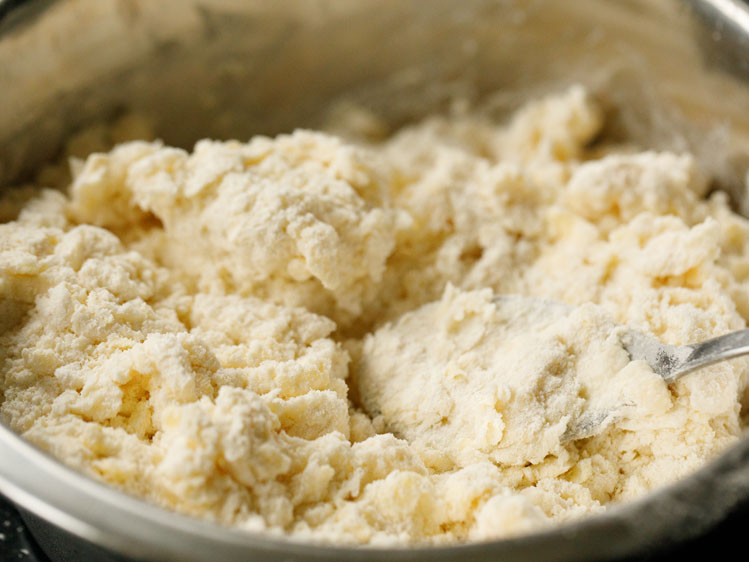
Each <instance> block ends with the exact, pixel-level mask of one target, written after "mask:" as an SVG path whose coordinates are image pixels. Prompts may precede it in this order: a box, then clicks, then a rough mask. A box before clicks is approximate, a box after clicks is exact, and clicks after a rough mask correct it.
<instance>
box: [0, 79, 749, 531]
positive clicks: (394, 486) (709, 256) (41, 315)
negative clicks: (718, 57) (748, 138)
mask: <svg viewBox="0 0 749 562" xmlns="http://www.w3.org/2000/svg"><path fill="white" fill-rule="evenodd" d="M602 126H603V114H602V112H601V111H600V109H599V108H598V107H597V106H596V104H595V102H594V100H593V99H591V97H590V96H589V95H588V94H587V93H586V92H585V91H584V90H583V89H582V88H581V87H573V88H571V89H569V90H567V91H565V92H562V93H559V94H557V95H555V96H551V97H549V98H546V99H541V100H537V101H534V102H531V103H529V104H528V105H527V106H525V107H524V108H522V109H521V110H519V112H518V113H517V114H516V115H515V116H514V117H513V118H512V119H511V120H510V121H509V122H508V123H505V124H503V125H501V126H499V125H496V124H493V123H491V122H489V121H488V120H486V119H482V118H477V117H467V116H459V117H449V118H448V117H445V118H439V117H435V118H431V119H427V120H426V121H423V122H421V123H419V124H416V125H414V126H411V127H408V128H406V129H403V130H401V131H400V132H398V133H397V134H395V135H394V136H392V137H391V138H389V139H388V140H386V141H382V142H374V141H371V140H370V141H367V140H365V139H362V138H359V139H358V140H357V138H355V137H353V136H352V137H350V138H347V139H343V138H339V137H337V136H333V135H330V134H325V133H318V132H311V131H302V130H300V131H296V132H294V133H293V134H290V135H281V136H279V137H276V138H273V139H271V138H266V137H256V138H253V139H252V140H251V141H250V142H248V143H246V144H245V143H240V142H235V141H230V142H216V141H209V140H205V141H201V142H199V143H198V144H197V145H196V146H195V148H194V150H193V151H192V152H186V151H184V150H181V149H176V148H170V147H167V146H164V145H163V144H161V143H160V142H147V141H132V142H124V143H120V144H118V145H117V146H116V147H115V148H114V149H112V150H111V151H109V152H104V151H103V152H96V153H93V154H90V155H89V156H87V157H86V158H85V159H72V160H71V170H72V181H71V182H69V183H70V185H69V186H66V187H65V188H64V189H42V187H43V186H40V187H39V188H31V187H27V188H24V189H21V190H15V191H13V192H11V193H10V194H8V195H6V196H5V200H4V201H3V202H2V204H1V205H0V211H1V212H2V215H3V217H5V219H6V222H5V223H4V224H1V225H0V311H1V312H0V415H1V416H2V419H3V420H5V421H6V422H7V423H9V424H10V426H11V427H12V428H13V429H15V430H16V431H18V432H19V433H20V434H22V435H23V436H24V437H25V438H27V439H29V440H30V441H32V442H33V443H35V444H37V445H39V446H41V447H43V448H44V449H46V450H48V451H50V452H51V453H52V454H54V455H55V456H57V457H58V458H60V459H62V460H63V461H64V462H65V463H67V464H68V465H70V466H72V467H75V468H77V469H79V470H81V471H82V472H84V473H86V474H88V475H90V476H92V477H94V478H97V479H99V480H102V481H104V482H107V483H109V484H111V485H114V486H116V487H118V488H121V489H123V490H126V491H128V492H131V493H132V494H135V495H137V496H140V497H143V498H146V499H147V500H149V501H151V502H153V503H156V504H158V505H161V506H164V507H166V508H169V509H173V510H176V511H179V512H182V513H186V514H191V515H195V516H199V517H203V518H207V519H209V520H213V521H216V522H219V523H222V524H226V525H233V526H237V527H240V528H243V529H248V530H253V531H264V532H272V533H277V534H280V533H287V534H291V535H292V536H295V537H298V538H303V539H307V540H323V541H332V542H345V543H360V544H375V545H384V544H413V543H432V544H438V543H447V542H454V541H465V540H488V539H494V538H501V537H507V536H512V535H517V534H520V533H525V532H529V531H534V530H538V529H543V528H546V527H548V526H551V525H555V524H559V523H563V522H566V521H570V520H573V519H575V518H579V517H581V516H584V515H588V514H595V513H599V512H601V511H602V510H604V509H605V507H606V506H607V505H609V504H613V503H616V502H619V501H622V500H628V499H631V498H635V497H638V496H640V495H642V494H644V493H646V492H647V491H649V490H652V489H654V488H657V487H659V486H662V485H665V484H667V483H670V482H673V481H674V480H676V479H678V478H680V477H683V476H685V475H687V474H689V473H691V472H692V471H694V470H695V469H697V468H698V467H700V466H701V465H703V464H704V463H705V462H706V461H707V460H708V459H710V458H711V457H713V456H715V455H716V454H718V453H719V452H720V451H722V450H723V449H725V448H726V447H727V446H728V445H730V444H731V443H734V442H736V441H737V439H739V437H740V435H741V433H742V427H743V424H742V418H741V407H742V401H743V400H744V391H745V388H746V386H747V372H749V369H748V368H747V363H746V362H745V361H743V360H741V359H739V360H734V361H732V362H724V363H721V364H717V365H713V366H711V367H708V368H705V369H703V370H701V371H700V372H698V373H694V374H692V375H689V376H686V377H684V378H683V379H681V380H679V381H678V382H676V383H674V384H673V385H671V386H670V387H669V386H666V384H665V383H664V382H663V381H662V380H660V379H659V378H658V377H656V376H655V375H654V374H653V373H652V371H650V369H649V368H648V367H647V366H646V365H645V364H644V363H641V362H631V361H629V358H628V355H627V354H626V352H625V351H624V350H623V349H622V347H621V345H620V343H619V339H618V336H617V334H618V333H619V331H620V330H621V328H620V326H623V325H627V326H630V327H632V328H635V329H637V330H640V331H642V332H645V333H649V334H651V335H653V336H654V337H656V338H658V339H660V340H661V341H663V342H666V343H671V344H685V343H691V342H694V341H697V340H702V339H706V338H709V337H713V336H717V335H720V334H723V333H725V332H727V331H730V330H735V329H739V328H744V327H745V326H746V319H747V318H749V222H747V220H746V219H744V218H742V217H740V216H738V215H736V214H734V213H733V212H732V211H731V210H730V208H729V205H728V202H727V198H726V197H725V195H724V194H722V193H720V192H714V193H712V194H711V195H709V196H706V194H707V192H708V186H709V180H710V178H708V177H704V176H703V175H702V174H701V173H700V170H699V169H698V167H697V165H696V163H695V161H694V159H693V158H692V157H691V156H690V155H689V154H675V153H665V152H660V153H659V152H642V151H638V150H637V149H636V148H635V147H632V146H623V145H622V146H615V145H606V144H601V143H595V144H593V143H592V141H593V140H594V139H595V138H596V135H597V134H598V133H599V131H600V130H601V128H602ZM42 177H44V176H42ZM523 297H533V298H532V299H528V298H523ZM615 407H618V408H620V410H618V411H617V412H618V414H617V415H616V416H615V417H614V418H612V420H611V423H609V424H608V425H605V426H604V427H603V428H602V429H601V431H600V432H599V433H598V434H596V435H593V436H591V437H588V438H585V439H577V440H570V439H569V438H566V437H565V432H566V431H567V430H568V429H569V428H571V427H573V426H574V424H575V422H576V421H577V420H579V419H580V418H581V416H583V415H585V414H586V413H595V412H597V411H607V410H609V409H611V408H615Z"/></svg>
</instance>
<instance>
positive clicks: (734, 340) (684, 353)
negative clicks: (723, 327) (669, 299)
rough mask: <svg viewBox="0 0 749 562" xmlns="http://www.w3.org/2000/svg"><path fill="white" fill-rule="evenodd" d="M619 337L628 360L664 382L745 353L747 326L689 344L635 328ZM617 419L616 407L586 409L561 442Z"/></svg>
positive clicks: (748, 340)
mask: <svg viewBox="0 0 749 562" xmlns="http://www.w3.org/2000/svg"><path fill="white" fill-rule="evenodd" d="M620 340H621V343H622V346H623V347H624V349H625V350H626V351H627V352H628V353H629V356H630V359H632V361H637V360H643V361H645V362H646V363H647V364H648V365H649V366H650V368H651V369H653V372H654V373H656V374H657V375H660V376H661V377H662V378H663V380H664V381H666V383H668V384H670V383H672V382H674V381H675V380H677V379H679V378H681V377H683V376H684V375H686V374H687V373H691V372H692V371H695V370H697V369H700V368H702V367H706V366H707V365H712V364H713V363H717V362H718V361H724V360H726V359H732V358H734V357H739V356H741V355H747V354H749V328H748V329H744V330H738V331H736V332H730V333H728V334H725V335H722V336H719V337H717V338H713V339H710V340H707V341H703V342H699V343H693V344H690V345H666V344H663V343H661V342H659V341H658V340H656V339H654V338H652V337H650V336H647V335H645V334H643V333H641V332H637V331H635V330H626V331H625V332H624V333H623V334H622V336H621V337H620ZM618 419H620V415H619V412H617V411H616V410H612V411H593V412H587V413H586V414H583V415H582V416H581V417H580V418H579V419H578V420H577V421H576V422H575V423H574V425H572V426H570V427H569V428H567V431H565V433H564V434H563V435H562V441H574V440H576V439H584V438H586V437H591V436H593V435H595V434H597V433H599V432H600V431H601V430H602V429H604V428H605V427H606V426H608V425H610V424H611V423H613V422H615V421H617V420H618Z"/></svg>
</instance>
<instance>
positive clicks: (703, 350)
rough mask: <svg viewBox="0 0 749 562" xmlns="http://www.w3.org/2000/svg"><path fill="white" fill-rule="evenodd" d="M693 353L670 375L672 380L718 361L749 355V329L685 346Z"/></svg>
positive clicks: (675, 367) (676, 366)
mask: <svg viewBox="0 0 749 562" xmlns="http://www.w3.org/2000/svg"><path fill="white" fill-rule="evenodd" d="M685 347H687V348H690V349H691V350H692V352H691V353H690V354H689V355H688V356H687V358H686V359H685V360H684V361H683V362H682V363H680V364H678V365H675V366H674V369H673V370H672V371H671V373H669V379H670V380H676V379H678V378H679V377H681V376H683V375H686V374H687V373H691V372H692V371H694V370H695V369H699V368H700V367H705V366H706V365H712V364H713V363H717V362H718V361H723V360H725V359H731V358H733V357H739V356H741V355H747V354H749V328H747V329H744V330H738V331H736V332H730V333H728V334H725V335H723V336H719V337H717V338H713V339H711V340H707V341H703V342H700V343H695V344H692V345H688V346H685Z"/></svg>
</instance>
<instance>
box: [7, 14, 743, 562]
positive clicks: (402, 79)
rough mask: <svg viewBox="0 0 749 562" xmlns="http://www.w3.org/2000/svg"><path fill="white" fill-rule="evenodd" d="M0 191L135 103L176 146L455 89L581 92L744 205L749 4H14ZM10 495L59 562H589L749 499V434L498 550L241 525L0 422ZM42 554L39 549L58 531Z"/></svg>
mask: <svg viewBox="0 0 749 562" xmlns="http://www.w3.org/2000/svg"><path fill="white" fill-rule="evenodd" d="M0 17H2V20H0V185H3V186H10V185H13V184H15V183H18V182H20V181H22V180H23V179H24V178H26V177H28V176H29V175H30V174H31V173H32V171H33V170H34V169H35V168H37V167H38V166H39V165H40V164H41V163H42V162H44V161H46V160H49V159H50V158H52V157H53V156H55V154H57V153H58V152H59V150H60V147H61V144H62V142H63V140H64V139H65V137H66V136H68V135H69V134H70V133H71V132H72V131H74V130H76V129H78V128H80V127H83V126H85V125H86V124H88V123H92V122H94V121H99V120H102V119H104V120H106V119H109V118H112V117H114V116H116V115H117V114H119V113H121V112H123V111H134V112H136V113H140V114H144V115H146V116H148V117H150V118H151V120H153V122H154V123H155V125H156V129H157V133H158V135H159V136H160V137H162V138H163V139H164V140H165V141H166V142H168V143H171V144H176V145H182V146H188V147H189V146H190V145H191V144H192V143H193V142H195V141H196V140H197V139H199V138H203V137H206V136H208V137H216V138H230V137H231V138H241V139H247V138H249V137H250V136H251V135H253V134H256V133H269V134H272V133H277V132H280V131H284V130H289V129H292V128H294V127H298V126H312V127H314V126H316V125H317V124H319V123H320V122H321V121H322V120H323V119H325V118H326V117H327V116H329V115H330V112H331V111H334V110H335V108H336V107H340V104H341V103H356V104H360V105H362V106H364V107H367V108H369V109H371V110H372V111H373V112H375V113H376V114H377V115H379V116H380V117H382V118H383V119H384V120H385V121H386V122H387V123H389V124H390V125H391V127H392V128H396V127H398V126H400V125H402V124H403V123H406V122H408V121H410V120H413V119H416V118H418V117H419V116H422V115H425V114H427V113H431V112H435V111H444V110H446V109H447V108H448V107H449V106H450V104H451V103H453V102H454V100H456V99H461V100H465V101H468V102H469V103H471V104H473V105H475V106H478V107H482V108H483V110H484V111H486V112H488V113H490V114H491V115H493V116H494V117H496V118H498V119H500V118H501V117H502V115H504V114H505V113H507V112H509V111H511V110H512V109H513V108H515V107H516V106H517V105H519V104H520V103H521V102H522V101H523V100H524V99H526V98H527V97H529V96H535V95H539V94H542V93H544V92H548V91H551V90H555V89H559V88H560V87H563V86H564V85H565V84H569V83H572V82H581V83H584V84H586V85H587V86H588V87H589V88H590V89H591V90H592V91H593V92H594V93H595V95H596V96H597V97H598V98H599V99H600V101H601V103H602V104H603V106H604V108H605V110H606V112H607V114H608V123H609V125H608V126H607V128H606V130H605V131H604V135H606V136H607V137H610V138H629V139H631V140H633V141H635V142H637V143H639V144H640V145H642V146H645V147H650V148H658V149H666V148H670V149H676V150H690V151H692V152H693V153H695V154H696V155H697V158H698V160H699V162H700V164H701V165H702V166H703V167H704V168H705V169H706V170H707V171H708V172H709V173H711V174H712V175H714V177H715V178H716V187H719V188H722V189H725V190H727V191H729V192H730V193H731V194H732V195H733V197H734V200H735V202H736V203H737V206H738V208H740V209H741V210H743V211H744V212H746V211H747V210H749V199H748V198H747V197H746V194H745V193H744V189H745V188H744V185H745V184H744V178H745V177H746V174H747V169H748V168H749V11H747V7H746V4H745V3H744V2H742V1H741V0H661V1H659V2H652V1H649V0H577V1H575V2H563V1H555V0H526V1H512V0H506V1H498V0H359V1H357V2H351V1H348V0H318V1H315V2H312V1H309V0H285V1H277V2H266V1H264V0H249V1H247V0H246V1H240V0H163V1H161V2H148V1H147V0H127V1H126V0H119V1H115V0H69V1H67V2H50V1H43V0H36V1H27V2H19V1H15V2H10V3H9V2H8V0H4V1H3V0H0ZM0 491H2V493H3V494H5V495H7V496H8V497H10V498H11V499H12V500H13V501H14V502H16V504H17V505H18V506H20V507H21V508H22V509H23V512H24V514H25V517H26V520H27V522H28V523H29V526H30V527H31V529H32V530H33V531H34V532H35V533H36V534H37V537H38V538H40V539H41V540H43V541H44V542H45V543H46V546H47V547H48V548H50V549H53V551H54V552H57V553H58V554H59V556H58V558H59V559H61V560H123V559H124V558H123V557H134V558H139V559H147V560H183V561H191V560H196V561H197V560H201V561H207V560H216V559H221V560H225V561H234V560H249V559H262V560H279V561H280V560H287V561H288V560H323V559H330V558H345V559H349V560H422V559H424V560H426V559H429V560H469V559H471V560H474V559H475V560H490V559H491V560H496V559H502V560H507V561H512V560H531V559H532V560H538V561H557V560H577V561H582V560H590V559H613V558H617V557H623V556H627V555H632V554H633V553H636V552H639V551H642V550H643V549H646V548H649V547H652V546H653V545H659V546H665V545H666V544H668V543H671V542H675V541H681V540H684V539H686V538H688V537H692V536H695V535H697V534H700V533H702V532H704V531H705V530H706V529H708V528H709V527H710V526H712V525H714V524H715V523H716V522H718V521H720V520H721V519H722V518H723V517H724V516H725V515H726V513H728V512H729V511H730V510H731V509H732V508H733V507H734V506H736V505H738V504H739V503H746V502H747V501H749V440H748V439H744V440H742V441H741V442H740V443H738V444H737V445H736V446H734V447H733V448H732V449H731V450H729V451H727V452H726V453H725V454H724V455H723V456H721V457H720V458H718V459H716V460H715V461H713V462H712V463H711V464H709V465H708V466H706V467H705V468H704V469H702V470H701V471H700V472H698V473H697V474H695V475H693V476H691V477H689V478H687V479H684V480H682V481H680V482H678V483H676V484H675V485H673V486H671V487H668V488H666V489H663V490H660V491H658V492H655V493H653V494H650V495H649V496H647V497H644V498H642V499H641V500H639V501H636V502H632V503H629V504H625V505H622V506H617V507H612V508H611V509H609V510H608V511H607V512H606V513H605V514H604V515H601V516H596V517H592V518H589V519H586V520H583V521H580V522H579V523H575V524H571V525H567V526H563V527H559V528H557V529H554V530H551V531H548V532H544V533H537V534H533V535H528V536H524V537H520V538H516V539H511V540H504V541H498V542H491V543H482V544H471V545H461V546H453V547H440V548H411V549H389V550H383V549H373V548H357V549H351V548H337V547H331V546H319V545H310V544H303V543H300V542H296V541H293V540H288V539H283V538H277V537H276V538H273V537H269V536H261V535H257V534H252V533H246V532H239V531H236V530H232V529H226V528H222V527H218V526H215V525H212V524H210V523H207V522H203V521H199V520H195V519H191V518H188V517H183V516H180V515H177V514H174V513H170V512H167V511H164V510H161V509H159V508H156V507H154V506H151V505H148V504H146V503H144V502H141V501H139V500H137V499H134V498H132V497H129V496H126V495H124V494H122V493H120V492H117V491H115V490H113V489H111V488H109V487H107V486H105V485H103V484H100V483H97V482H94V481H91V480H89V479H87V478H85V477H83V476H81V475H79V474H77V473H75V472H74V471H71V470H69V469H67V468H66V467H64V466H63V465H61V464H60V463H59V462H57V461H56V460H54V459H52V458H51V457H49V456H48V455H46V454H45V453H43V452H41V451H39V450H38V449H36V448H34V447H33V446H31V445H29V444H28V443H26V442H24V441H23V440H22V439H20V438H19V437H18V436H17V435H15V434H14V433H13V432H11V431H10V430H9V429H8V428H7V427H6V426H3V425H2V424H0ZM43 546H44V545H43Z"/></svg>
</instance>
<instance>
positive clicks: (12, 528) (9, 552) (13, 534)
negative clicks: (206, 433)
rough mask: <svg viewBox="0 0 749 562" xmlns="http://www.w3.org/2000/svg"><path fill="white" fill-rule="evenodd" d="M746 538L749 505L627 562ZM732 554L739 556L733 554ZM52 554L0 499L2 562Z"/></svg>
mask: <svg viewBox="0 0 749 562" xmlns="http://www.w3.org/2000/svg"><path fill="white" fill-rule="evenodd" d="M747 535H749V503H747V504H744V505H742V506H740V507H739V508H738V509H737V510H736V511H735V512H733V513H732V514H731V515H730V516H729V517H728V518H727V519H726V520H725V521H724V522H723V523H721V524H720V525H718V526H717V527H716V528H715V529H714V530H713V531H711V532H710V533H708V534H707V535H704V536H702V537H700V538H699V539H696V540H692V541H689V542H686V543H683V544H681V545H679V546H677V547H676V548H671V549H668V550H664V551H660V552H648V553H645V554H643V555H642V556H638V557H636V558H629V559H628V562H629V561H632V562H646V561H649V562H660V561H665V560H677V559H680V558H682V557H685V559H686V560H690V559H693V558H690V557H699V558H703V557H704V558H706V559H708V560H709V559H711V558H714V557H715V556H716V555H718V556H720V557H722V558H725V559H727V560H740V559H746V558H747V555H746V554H743V555H742V554H740V553H742V552H744V549H745V545H746V537H747ZM742 539H743V540H742ZM732 547H735V548H732ZM729 549H730V550H729ZM730 552H734V553H736V554H734V555H731V554H730ZM49 554H50V557H48V556H47V555H46V554H45V553H44V552H43V551H42V549H41V548H40V547H39V546H38V545H37V544H36V542H35V541H34V539H33V537H32V536H31V535H30V534H29V532H28V530H27V529H26V526H25V525H24V524H23V521H21V518H20V517H19V516H18V513H17V512H16V510H15V509H13V507H12V506H11V504H10V503H9V502H8V501H7V500H5V499H4V498H3V497H2V496H0V562H55V560H54V553H53V552H51V553H49ZM81 562H86V561H85V560H82V561H81ZM529 562H532V561H530V560H529ZM572 562H574V561H572ZM622 562H624V561H622Z"/></svg>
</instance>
